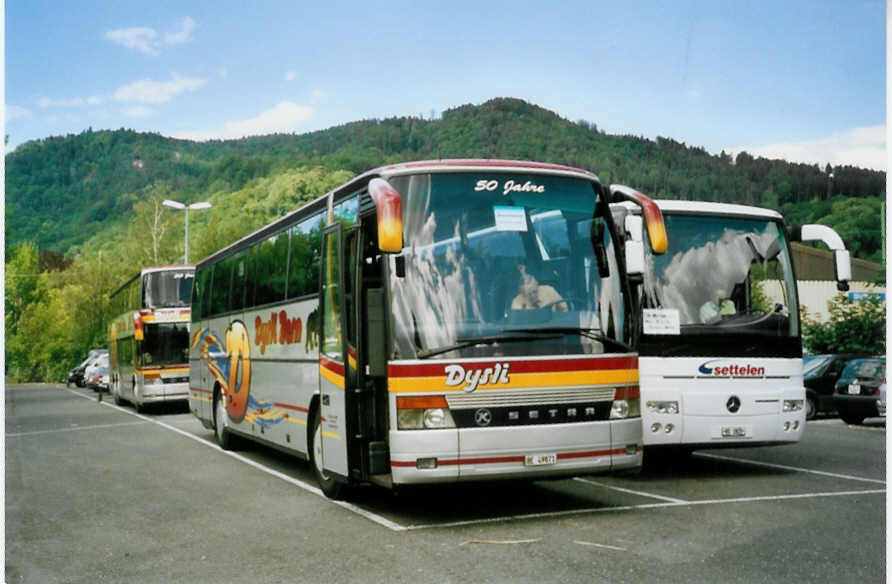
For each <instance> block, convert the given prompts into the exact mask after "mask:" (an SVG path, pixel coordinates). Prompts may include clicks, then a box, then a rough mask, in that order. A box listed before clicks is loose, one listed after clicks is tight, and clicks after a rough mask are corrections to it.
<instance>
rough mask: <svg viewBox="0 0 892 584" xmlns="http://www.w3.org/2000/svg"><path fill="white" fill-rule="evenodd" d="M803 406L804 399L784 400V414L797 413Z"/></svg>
mask: <svg viewBox="0 0 892 584" xmlns="http://www.w3.org/2000/svg"><path fill="white" fill-rule="evenodd" d="M804 405H805V400H804V399H785V400H784V411H785V412H798V411H799V410H801V409H802V408H803V407H804Z"/></svg>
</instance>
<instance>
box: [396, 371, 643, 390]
mask: <svg viewBox="0 0 892 584" xmlns="http://www.w3.org/2000/svg"><path fill="white" fill-rule="evenodd" d="M636 383H638V370H637V369H610V370H606V371H605V370H602V371H566V372H560V373H512V374H511V381H510V383H497V384H486V385H481V386H479V387H478V388H477V391H480V390H484V391H485V390H487V389H522V388H527V387H568V386H581V385H625V384H630V385H631V384H636ZM388 390H389V391H390V393H414V392H420V391H437V392H447V391H463V390H464V384H463V383H462V384H459V385H456V386H449V385H446V377H445V376H443V375H439V376H436V377H391V378H390V380H389V382H388Z"/></svg>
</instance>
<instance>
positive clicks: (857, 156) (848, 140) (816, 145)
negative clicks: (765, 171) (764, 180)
mask: <svg viewBox="0 0 892 584" xmlns="http://www.w3.org/2000/svg"><path fill="white" fill-rule="evenodd" d="M744 150H745V151H746V152H747V153H749V154H751V155H753V156H756V157H758V156H762V157H765V158H780V159H782V160H787V161H790V162H802V163H806V164H818V165H819V166H821V167H822V168H823V167H824V166H826V165H827V164H828V163H829V164H830V165H831V166H845V165H851V166H860V167H862V168H873V169H876V170H886V166H887V162H888V158H887V153H886V126H885V125H877V126H867V127H861V128H854V129H852V130H849V131H848V132H842V133H839V134H833V135H831V136H827V137H825V138H818V139H817V140H811V141H806V142H787V143H779V144H765V145H762V146H735V147H733V148H730V149H726V151H727V152H728V153H729V154H732V155H734V156H736V155H737V154H739V153H740V152H741V151H744Z"/></svg>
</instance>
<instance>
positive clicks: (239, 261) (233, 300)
mask: <svg viewBox="0 0 892 584" xmlns="http://www.w3.org/2000/svg"><path fill="white" fill-rule="evenodd" d="M247 275H248V250H246V249H245V250H242V251H240V252H238V253H237V254H235V256H233V258H232V294H231V295H230V306H229V309H230V310H241V309H242V308H244V307H245V288H246V286H245V278H246V277H247Z"/></svg>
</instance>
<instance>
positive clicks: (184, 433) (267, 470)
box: [65, 388, 406, 531]
mask: <svg viewBox="0 0 892 584" xmlns="http://www.w3.org/2000/svg"><path fill="white" fill-rule="evenodd" d="M65 391H68V392H69V393H72V394H74V395H76V396H79V397H82V398H84V399H92V398H90V396H87V395H84V394H82V393H79V392H76V391H72V390H70V389H67V388H65ZM101 403H102V405H104V406H106V407H109V408H112V409H115V410H118V411H119V412H123V413H125V414H128V415H131V416H136V417H137V418H139V419H140V420H145V421H147V422H151V423H153V424H156V425H158V426H161V427H162V428H166V429H167V430H170V431H172V432H176V433H177V434H179V435H181V436H185V437H186V438H189V439H191V440H195V441H196V442H198V443H199V444H201V445H202V446H206V447H208V448H211V449H212V450H216V451H217V452H219V453H221V454H225V455H226V456H229V457H231V458H234V459H236V460H238V461H239V462H243V463H244V464H247V465H248V466H251V467H253V468H256V469H257V470H260V471H263V472H265V473H266V474H268V475H271V476H274V477H276V478H279V479H282V480H283V481H285V482H287V483H290V484H292V485H294V486H296V487H299V488H301V489H303V490H305V491H307V492H308V493H312V494H314V495H316V496H318V497H321V498H322V499H324V500H325V501H327V502H329V503H333V504H335V505H337V506H338V507H341V508H343V509H346V510H348V511H352V512H353V513H355V514H356V515H359V516H361V517H365V518H366V519H368V520H370V521H374V522H375V523H377V524H378V525H383V526H384V527H386V528H387V529H390V530H391V531H405V530H406V528H405V527H404V526H402V525H400V524H398V523H395V522H393V521H390V520H389V519H387V518H385V517H381V516H380V515H377V514H375V513H372V512H370V511H366V510H365V509H362V508H361V507H357V506H356V505H353V504H351V503H347V502H345V501H332V500H331V499H329V498H328V497H326V496H325V494H324V493H323V492H322V491H321V490H319V489H318V488H316V487H314V486H312V485H309V484H307V483H305V482H303V481H301V480H298V479H296V478H294V477H290V476H288V475H286V474H285V473H282V472H279V471H277V470H273V469H271V468H269V467H267V466H264V465H262V464H260V463H259V462H255V461H253V460H251V459H250V458H247V457H245V456H243V455H241V454H238V453H236V452H231V451H229V450H223V449H222V448H220V446H219V445H217V444H215V443H213V442H208V441H207V440H205V439H204V438H201V437H200V436H196V435H195V434H191V433H189V432H187V431H186V430H181V429H179V428H176V427H174V426H171V425H169V424H165V423H164V422H161V421H159V420H156V419H154V418H149V417H148V416H143V415H142V414H137V413H136V412H132V411H130V410H128V409H125V408H122V407H120V406H116V405H115V404H113V403H109V402H101Z"/></svg>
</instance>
